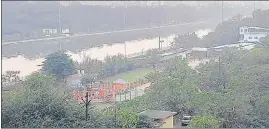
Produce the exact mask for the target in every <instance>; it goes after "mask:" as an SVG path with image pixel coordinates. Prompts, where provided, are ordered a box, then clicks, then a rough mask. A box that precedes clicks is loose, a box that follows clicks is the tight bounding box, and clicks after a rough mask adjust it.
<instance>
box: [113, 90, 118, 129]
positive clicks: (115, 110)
mask: <svg viewBox="0 0 269 129" xmlns="http://www.w3.org/2000/svg"><path fill="white" fill-rule="evenodd" d="M114 89H115V90H116V88H114ZM115 90H113V96H114V118H115V123H114V126H115V127H117V105H116V104H117V102H116V101H117V100H116V99H117V97H116V93H115Z"/></svg>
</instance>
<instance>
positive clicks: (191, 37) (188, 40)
mask: <svg viewBox="0 0 269 129" xmlns="http://www.w3.org/2000/svg"><path fill="white" fill-rule="evenodd" d="M199 41H200V39H199V38H198V36H197V35H196V34H195V32H193V33H188V34H183V35H178V36H176V37H175V38H174V42H173V47H175V48H185V49H190V48H192V47H194V46H197V45H199V44H197V43H199Z"/></svg>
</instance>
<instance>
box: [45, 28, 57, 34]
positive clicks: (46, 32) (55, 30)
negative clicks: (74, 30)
mask: <svg viewBox="0 0 269 129" xmlns="http://www.w3.org/2000/svg"><path fill="white" fill-rule="evenodd" d="M57 32H58V31H57V29H43V33H44V34H46V35H50V34H57Z"/></svg>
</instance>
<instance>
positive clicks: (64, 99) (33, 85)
mask: <svg viewBox="0 0 269 129" xmlns="http://www.w3.org/2000/svg"><path fill="white" fill-rule="evenodd" d="M69 93H70V91H67V90H65V89H64V88H63V87H62V86H60V85H59V84H58V83H57V82H56V79H55V78H53V77H52V76H47V75H43V74H40V73H34V74H32V75H30V76H28V77H27V79H26V81H25V82H23V85H22V86H21V87H20V88H19V89H17V90H13V91H10V92H8V93H6V94H4V95H3V101H2V102H3V103H2V106H3V108H2V115H3V116H2V127H8V128H18V127H21V128H26V127H28V128H41V127H43V128H49V127H50V128H52V127H56V128H57V127H60V128H63V127H66V128H72V127H96V126H97V125H98V121H97V118H96V114H94V113H93V112H92V111H90V112H91V113H90V116H91V117H90V118H91V119H90V120H89V121H88V122H89V123H91V121H92V122H94V123H92V124H86V123H85V120H84V114H83V113H84V112H81V111H83V110H82V109H81V107H80V105H78V103H77V102H76V101H74V100H73V99H72V96H71V94H69ZM95 123H96V124H95Z"/></svg>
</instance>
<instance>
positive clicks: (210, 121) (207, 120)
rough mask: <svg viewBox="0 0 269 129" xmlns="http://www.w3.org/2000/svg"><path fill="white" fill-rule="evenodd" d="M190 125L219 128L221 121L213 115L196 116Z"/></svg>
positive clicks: (193, 126)
mask: <svg viewBox="0 0 269 129" xmlns="http://www.w3.org/2000/svg"><path fill="white" fill-rule="evenodd" d="M190 126H191V127H192V128H218V127H219V121H218V119H217V118H215V117H213V116H196V117H194V118H193V119H192V120H191V122H190Z"/></svg>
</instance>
